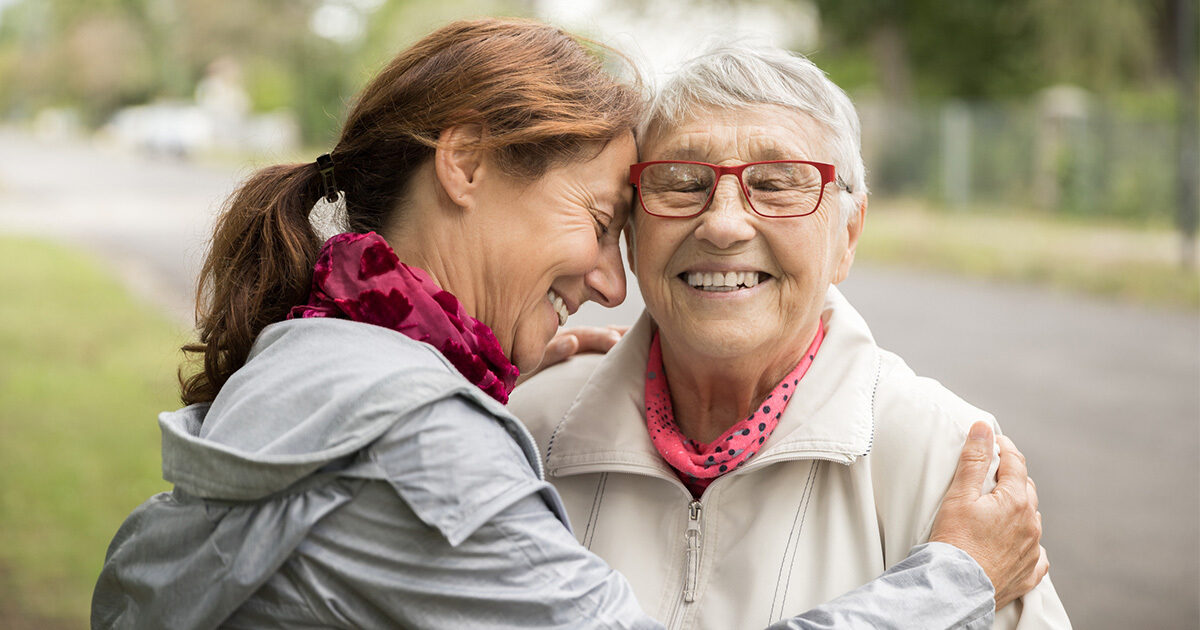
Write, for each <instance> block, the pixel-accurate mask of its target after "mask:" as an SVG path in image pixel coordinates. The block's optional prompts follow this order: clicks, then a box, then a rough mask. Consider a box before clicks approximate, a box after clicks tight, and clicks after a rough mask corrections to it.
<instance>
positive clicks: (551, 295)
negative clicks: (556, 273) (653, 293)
mask: <svg viewBox="0 0 1200 630" xmlns="http://www.w3.org/2000/svg"><path fill="white" fill-rule="evenodd" d="M546 299H547V300H550V304H551V305H552V306H553V307H554V312H555V313H557V314H558V325H559V326H562V325H564V324H566V323H567V316H568V315H570V313H568V312H567V305H566V304H565V303H564V302H563V299H562V298H561V297H559V295H558V294H557V293H555V292H554V289H550V290H549V291H546Z"/></svg>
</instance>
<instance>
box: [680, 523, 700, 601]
mask: <svg viewBox="0 0 1200 630" xmlns="http://www.w3.org/2000/svg"><path fill="white" fill-rule="evenodd" d="M702 508H703V506H701V505H700V502H699V501H695V500H693V501H692V502H691V503H690V504H689V505H688V524H687V531H685V532H684V534H683V536H684V540H685V541H686V542H687V565H686V567H685V574H684V580H683V601H685V602H689V603H690V602H693V601H695V600H696V582H697V581H699V577H700V514H701V509H702Z"/></svg>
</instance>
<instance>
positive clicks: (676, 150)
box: [639, 105, 832, 164]
mask: <svg viewBox="0 0 1200 630" xmlns="http://www.w3.org/2000/svg"><path fill="white" fill-rule="evenodd" d="M827 133H828V131H827V130H826V128H825V127H824V125H821V124H820V123H818V122H817V121H816V120H814V119H813V118H812V117H810V116H808V115H807V114H803V113H800V112H797V111H794V110H791V109H787V108H784V107H780V106H778V105H752V106H748V107H743V108H737V109H724V108H716V107H704V108H699V109H697V110H696V111H695V112H694V113H693V114H692V115H690V116H688V117H687V118H685V119H683V120H681V121H680V122H678V123H676V124H673V125H668V124H658V125H653V126H651V127H650V129H649V130H647V133H646V136H645V138H644V139H643V141H642V142H641V145H640V146H639V149H640V151H639V153H640V159H641V160H643V161H646V162H649V161H652V160H692V161H697V162H712V163H715V164H719V163H722V162H757V161H764V160H815V161H822V162H829V161H832V160H831V159H830V158H831V156H830V155H828V151H827V150H826V148H825V147H826V145H827V144H828V143H827V142H825V134H827Z"/></svg>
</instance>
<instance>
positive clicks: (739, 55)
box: [638, 42, 867, 224]
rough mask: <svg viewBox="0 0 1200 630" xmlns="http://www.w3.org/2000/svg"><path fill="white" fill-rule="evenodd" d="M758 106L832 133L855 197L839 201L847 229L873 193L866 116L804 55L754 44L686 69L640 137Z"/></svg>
mask: <svg viewBox="0 0 1200 630" xmlns="http://www.w3.org/2000/svg"><path fill="white" fill-rule="evenodd" d="M752 105H778V106H781V107H785V108H787V109H791V110H794V111H796V112H800V113H803V114H807V115H808V116H810V117H812V118H813V119H814V120H816V121H817V122H818V123H820V124H822V125H824V126H825V127H826V128H827V129H828V131H829V134H828V136H827V140H826V143H827V144H826V148H828V149H829V151H830V152H831V154H832V155H833V159H834V165H835V166H836V167H837V172H838V178H839V179H840V180H842V181H843V182H844V183H845V184H846V186H847V187H848V188H849V190H850V194H847V195H839V196H838V199H839V201H840V205H841V215H842V216H841V218H842V223H843V224H845V223H846V221H848V220H849V218H850V217H851V216H852V215H853V214H854V212H855V210H856V209H857V207H858V205H859V204H860V203H861V202H862V200H863V198H864V197H865V196H866V194H867V183H866V174H865V171H866V168H865V167H864V166H863V160H862V143H861V139H860V131H859V122H858V113H857V112H856V111H855V109H854V105H853V104H852V103H851V102H850V97H849V96H847V95H846V93H845V92H844V91H843V90H842V89H841V88H839V87H838V86H837V85H835V84H834V83H833V81H830V80H829V77H828V76H826V75H825V72H824V71H822V70H821V69H820V68H818V67H817V66H816V64H814V63H813V62H811V61H809V60H808V58H807V57H804V56H803V55H799V54H793V53H790V52H788V51H785V50H781V49H779V48H775V47H771V46H762V45H755V44H750V43H747V42H726V43H720V44H717V45H715V46H713V47H711V48H709V49H708V50H707V51H706V52H704V53H702V54H700V55H699V56H697V57H694V58H692V59H691V60H689V61H687V62H685V63H684V64H683V66H681V67H680V68H679V69H678V70H677V71H676V72H675V73H673V74H672V75H671V77H670V78H669V79H668V80H667V82H666V83H665V84H664V85H663V86H662V87H661V88H660V89H659V90H657V91H656V93H655V94H654V96H653V97H652V99H651V102H650V107H649V108H648V111H647V112H646V115H645V118H644V119H643V122H642V124H641V126H640V127H639V130H638V132H639V133H638V137H639V138H645V137H646V134H647V132H648V131H650V130H652V129H658V130H661V129H669V128H671V127H673V126H675V125H678V124H681V123H683V122H685V121H686V120H687V119H688V118H690V117H691V116H692V115H693V114H694V113H695V112H696V111H697V110H699V109H702V108H705V107H719V108H728V109H742V108H745V107H748V106H752ZM839 191H840V189H839Z"/></svg>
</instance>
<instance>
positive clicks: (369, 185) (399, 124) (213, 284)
mask: <svg viewBox="0 0 1200 630" xmlns="http://www.w3.org/2000/svg"><path fill="white" fill-rule="evenodd" d="M606 59H620V60H624V57H621V56H620V55H619V54H615V51H612V50H611V49H608V48H605V47H603V46H600V45H598V44H595V43H593V42H588V41H586V40H581V39H578V38H575V37H573V36H571V35H570V34H568V33H566V32H564V31H562V30H560V29H558V28H556V27H553V26H549V25H546V24H542V23H539V22H535V21H530V20H518V19H495V18H489V19H480V20H467V21H460V22H454V23H452V24H449V25H447V26H445V27H443V28H440V29H438V30H437V31H435V32H433V33H431V34H430V35H428V36H426V37H425V38H424V39H422V40H420V41H419V42H417V43H416V44H414V45H413V46H411V47H410V48H408V49H406V50H404V51H402V52H401V53H400V54H398V55H397V56H396V57H395V58H394V59H392V61H391V63H389V64H388V65H387V67H386V68H384V69H383V71H382V72H380V73H379V75H378V76H376V77H375V78H374V79H372V80H371V82H370V83H369V84H368V85H367V86H366V87H365V88H364V89H363V91H362V92H361V93H360V94H359V96H358V97H357V99H356V100H355V104H354V106H353V107H352V108H351V110H350V113H349V115H348V117H347V119H346V122H345V125H344V126H343V128H342V132H341V136H340V138H339V140H338V142H337V145H336V146H335V147H334V148H333V150H332V151H331V152H330V154H331V156H332V157H333V161H334V164H335V171H334V177H335V179H336V180H337V183H338V187H339V188H340V189H341V190H343V191H344V192H345V194H346V197H345V198H346V208H347V212H348V215H349V220H350V229H351V230H352V231H355V232H367V231H371V230H375V231H379V230H381V229H383V228H384V226H386V225H391V224H393V221H394V219H395V216H394V215H396V214H397V213H400V212H403V207H404V194H405V190H406V186H407V183H408V181H409V179H410V178H411V176H412V174H413V173H414V172H415V171H416V170H417V168H418V167H419V166H420V165H422V164H423V163H424V162H425V161H426V160H429V159H430V158H432V157H433V154H434V151H435V149H436V148H437V146H438V137H439V136H440V134H441V132H442V131H443V130H445V129H447V128H449V127H452V126H455V125H460V124H478V125H480V126H481V127H482V129H483V134H482V137H481V139H480V140H479V141H478V145H477V148H479V149H482V150H484V151H487V152H489V153H490V154H491V155H493V156H495V157H496V159H497V162H498V163H499V164H500V165H501V168H503V169H504V170H506V171H508V172H510V173H511V174H513V175H521V176H525V177H538V176H540V175H542V174H544V173H545V172H546V171H547V170H548V169H550V168H552V167H554V166H557V165H560V164H562V163H567V162H571V161H574V160H578V159H583V158H584V157H590V156H586V155H585V154H586V152H588V151H590V150H594V147H595V146H596V143H597V142H598V141H599V142H601V143H603V142H607V141H609V140H612V139H613V138H616V137H617V136H619V135H620V134H623V133H625V132H627V131H629V130H632V129H633V128H634V127H635V125H636V124H637V122H638V117H639V115H640V112H641V108H642V103H643V100H642V97H641V93H640V90H639V88H638V87H637V86H636V84H635V85H627V84H624V83H622V82H620V81H618V80H617V79H616V78H615V77H614V76H612V75H611V74H609V73H608V72H607V71H606V70H605V69H604V66H603V64H604V62H605V61H606ZM625 61H626V63H627V60H625ZM630 70H634V69H633V68H632V67H631V66H630ZM634 76H635V77H636V71H634ZM322 193H323V189H322V184H321V177H320V173H319V171H318V170H317V167H316V165H315V163H307V164H285V165H277V166H271V167H268V168H264V169H262V170H260V171H258V172H256V173H254V174H253V175H251V176H250V177H249V178H248V179H247V180H246V181H245V182H243V183H242V184H241V185H240V186H239V187H238V189H237V190H236V191H235V192H234V193H233V194H232V195H231V196H230V198H229V200H228V201H227V202H226V204H225V207H224V209H223V211H222V213H221V215H220V217H219V218H218V220H217V222H216V227H215V230H214V233H213V237H212V243H211V247H210V249H209V251H208V256H207V258H206V259H205V261H204V266H203V268H202V269H201V272H200V281H199V284H198V286H197V290H196V327H197V332H198V337H199V338H198V340H196V341H195V342H192V343H189V344H187V345H185V346H183V351H184V354H185V363H184V365H183V366H181V367H180V370H179V381H180V388H181V398H182V400H183V402H184V404H193V403H200V402H208V401H211V400H213V398H215V397H216V395H217V392H218V391H220V389H221V387H222V385H224V384H225V382H226V381H227V380H228V379H229V376H230V375H231V374H232V373H233V372H234V371H235V370H237V369H238V368H240V367H241V366H242V365H243V364H245V362H246V358H247V356H248V354H249V352H250V347H251V345H252V344H253V343H254V339H255V338H256V337H257V336H258V334H259V332H261V331H262V329H263V328H264V327H266V326H267V325H268V324H271V323H274V322H277V321H281V320H283V319H284V318H285V317H286V316H287V313H288V311H289V310H291V308H292V307H293V306H296V305H298V304H303V303H304V302H306V301H307V299H308V293H309V289H310V285H311V282H312V271H313V266H314V265H315V264H316V259H317V254H318V253H319V251H320V247H321V245H322V243H320V242H319V241H318V238H317V236H316V234H315V233H314V232H313V229H312V226H311V225H310V223H309V221H308V215H309V212H310V211H311V210H312V208H313V205H314V204H315V203H316V201H317V199H318V197H320V196H321V194H322ZM401 255H402V256H403V253H402V252H401ZM198 359H202V365H201V366H200V367H199V368H198V369H197V368H196V367H193V364H194V363H197V362H200V361H198Z"/></svg>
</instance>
